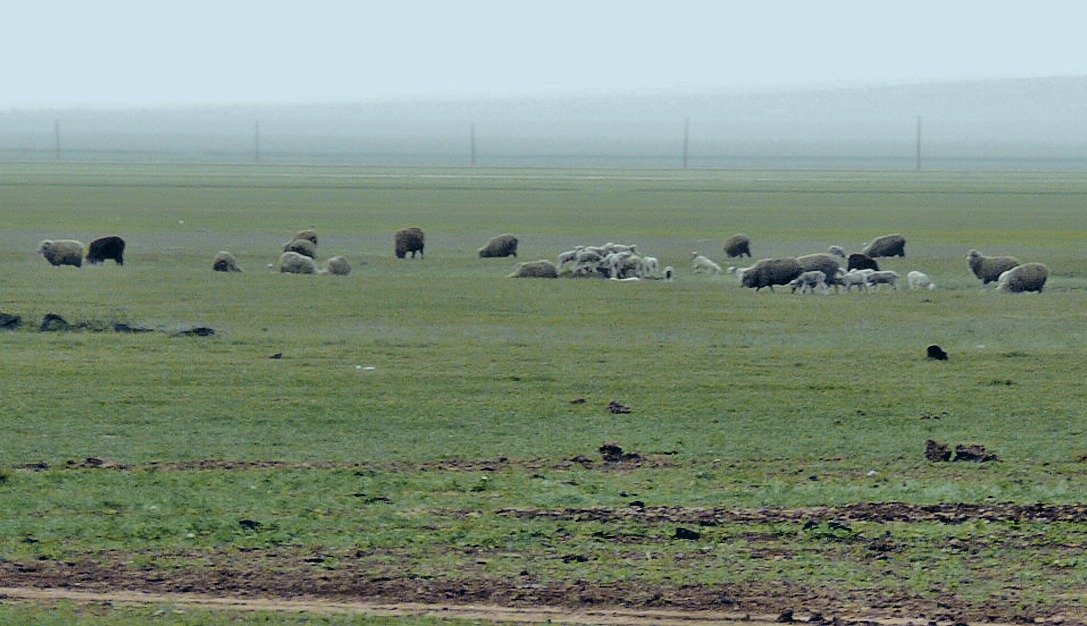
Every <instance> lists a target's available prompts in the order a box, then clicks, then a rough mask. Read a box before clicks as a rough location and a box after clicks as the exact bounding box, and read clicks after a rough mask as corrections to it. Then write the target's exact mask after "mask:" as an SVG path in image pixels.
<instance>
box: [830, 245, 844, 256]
mask: <svg viewBox="0 0 1087 626" xmlns="http://www.w3.org/2000/svg"><path fill="white" fill-rule="evenodd" d="M827 253H828V254H833V255H834V256H840V257H842V258H843V259H844V258H845V257H846V255H845V250H844V249H843V248H842V247H841V246H831V247H829V248H827Z"/></svg>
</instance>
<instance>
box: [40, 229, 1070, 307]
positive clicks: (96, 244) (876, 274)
mask: <svg viewBox="0 0 1087 626" xmlns="http://www.w3.org/2000/svg"><path fill="white" fill-rule="evenodd" d="M425 241H426V240H425V235H424V234H423V231H422V230H421V229H419V228H404V229H401V230H398V231H396V232H395V233H394V235H393V244H394V247H393V252H394V254H395V255H396V257H397V258H401V259H403V258H406V257H407V256H408V255H409V254H410V255H411V258H414V257H415V255H416V254H418V255H419V258H423V250H424V247H425ZM517 244H518V239H517V237H516V236H514V235H512V234H509V233H504V234H502V235H498V236H497V237H494V238H493V239H491V240H490V241H488V242H487V243H486V244H485V245H484V246H483V247H481V248H480V249H479V251H478V252H479V256H480V258H505V257H509V256H513V257H516V256H517ZM83 249H84V248H83V244H82V243H80V242H78V241H75V240H71V239H67V240H57V241H54V240H45V241H43V242H42V243H41V245H40V247H39V248H38V254H40V255H42V256H43V257H45V259H46V260H47V261H49V263H51V264H52V265H72V266H75V267H80V266H82V264H83V261H84V258H85V259H86V261H87V263H89V264H97V263H102V262H103V261H107V260H113V261H114V262H116V263H117V264H118V265H124V250H125V241H124V240H123V239H121V238H120V237H116V236H110V237H103V238H101V239H96V240H94V241H92V242H91V244H90V246H88V247H87V253H86V257H84V254H83ZM723 251H724V253H725V255H726V256H727V257H729V258H742V257H745V256H746V257H749V258H750V257H751V256H752V255H751V240H750V239H749V238H748V237H747V236H745V235H733V236H731V237H729V238H728V239H726V240H725V242H724V246H723ZM895 256H898V257H905V256H906V239H905V237H903V236H902V235H899V234H893V235H884V236H881V237H877V238H876V239H874V240H873V241H872V242H870V243H869V244H867V245H865V246H864V247H863V249H862V250H861V251H860V252H857V253H853V254H848V255H847V254H846V252H845V250H843V249H842V248H841V247H839V246H830V248H828V250H827V251H826V252H821V253H817V254H808V255H804V256H799V257H780V258H768V259H761V260H759V261H757V262H755V263H754V264H753V265H751V266H749V267H742V268H741V267H736V266H731V267H729V268H728V271H729V272H730V273H732V274H734V275H735V276H736V278H737V280H738V281H739V282H740V284H741V285H743V286H744V287H750V288H753V289H755V290H756V291H758V290H760V289H762V288H763V287H768V288H769V289H770V290H771V291H773V289H774V287H775V286H783V287H788V288H789V289H790V290H791V291H793V292H797V291H799V292H801V293H805V292H810V293H824V294H825V293H829V292H830V290H831V288H834V289H837V290H842V291H846V292H849V291H852V290H854V289H858V290H864V291H866V290H868V289H870V288H873V287H877V286H879V285H883V284H887V285H891V287H892V288H894V289H898V281H899V278H900V276H899V274H898V272H895V271H893V270H881V269H880V267H879V263H878V261H877V260H876V259H878V258H882V257H895ZM316 259H317V232H316V231H314V230H302V231H299V232H298V233H295V235H294V236H293V237H292V238H291V239H290V240H289V241H288V242H287V243H286V244H284V246H283V253H282V254H281V255H280V257H279V261H278V263H277V264H274V265H273V264H269V267H272V268H276V267H278V269H279V271H280V272H282V273H290V274H334V275H346V274H349V273H350V272H351V264H350V263H349V262H348V260H347V258H346V257H344V256H333V257H331V258H329V259H328V260H327V261H326V263H325V266H324V267H323V268H319V267H318V265H317V261H316ZM966 259H967V262H968V264H969V266H970V270H971V271H972V272H973V273H974V276H976V277H977V278H978V279H980V280H981V281H982V285H987V284H989V283H991V282H995V283H996V284H997V287H996V288H997V290H998V291H1003V292H1012V293H1019V292H1029V291H1034V292H1040V291H1042V289H1043V288H1044V287H1045V283H1046V280H1047V279H1048V276H1049V271H1048V269H1047V268H1046V266H1045V265H1043V264H1042V263H1020V262H1019V260H1018V259H1016V258H1015V257H1010V256H992V257H990V256H985V255H983V254H982V253H980V252H978V251H977V250H971V251H970V252H969V253H968V254H967V255H966ZM842 261H844V262H845V267H842ZM212 269H213V270H215V271H217V272H240V271H241V268H239V267H238V263H237V259H236V258H235V257H234V255H233V254H231V253H230V252H225V251H224V252H219V253H218V254H217V255H215V259H214V260H213V262H212ZM691 271H693V272H695V273H709V274H720V273H721V272H722V270H721V266H720V265H718V264H717V263H715V262H714V261H712V260H711V259H709V258H708V257H706V256H703V255H702V254H701V253H699V252H697V251H695V252H691ZM674 275H675V270H674V269H673V268H672V267H671V266H663V267H662V265H661V263H660V261H659V260H658V259H657V258H656V257H652V256H647V255H639V254H638V251H637V246H636V245H634V244H616V243H606V244H603V245H600V246H577V247H575V248H573V249H571V250H567V251H565V252H563V253H561V254H559V255H558V258H557V262H553V261H551V260H550V259H540V260H537V261H530V262H527V263H521V264H520V265H519V266H518V267H517V269H516V270H514V271H513V273H511V274H509V276H510V277H513V278H558V277H559V276H568V277H572V278H581V277H600V278H607V279H611V280H617V281H639V280H665V281H670V280H672V278H673V277H674ZM906 282H907V284H908V285H909V287H910V288H911V289H933V288H935V284H934V283H933V282H932V280H931V279H930V278H929V277H928V276H927V275H925V274H924V273H923V272H919V271H911V272H909V273H908V274H907V275H906Z"/></svg>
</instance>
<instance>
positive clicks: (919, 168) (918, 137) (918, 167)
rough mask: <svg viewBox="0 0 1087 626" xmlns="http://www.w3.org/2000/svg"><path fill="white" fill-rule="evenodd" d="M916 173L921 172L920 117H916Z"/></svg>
mask: <svg viewBox="0 0 1087 626" xmlns="http://www.w3.org/2000/svg"><path fill="white" fill-rule="evenodd" d="M917 171H918V172H920V171H921V116H920V115H918V116H917Z"/></svg>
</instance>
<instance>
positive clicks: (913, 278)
mask: <svg viewBox="0 0 1087 626" xmlns="http://www.w3.org/2000/svg"><path fill="white" fill-rule="evenodd" d="M906 283H907V284H908V285H909V286H910V289H935V288H936V284H935V283H933V282H932V279H931V278H929V277H928V275H927V274H925V273H924V272H918V271H917V270H914V271H912V272H910V273H909V274H906Z"/></svg>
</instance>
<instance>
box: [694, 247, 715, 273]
mask: <svg viewBox="0 0 1087 626" xmlns="http://www.w3.org/2000/svg"><path fill="white" fill-rule="evenodd" d="M691 269H692V270H694V272H696V273H699V274H701V273H702V272H709V273H710V274H720V273H721V266H720V265H718V264H716V263H714V262H713V261H711V260H709V259H707V258H706V257H704V256H702V255H701V254H700V253H698V252H691Z"/></svg>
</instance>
